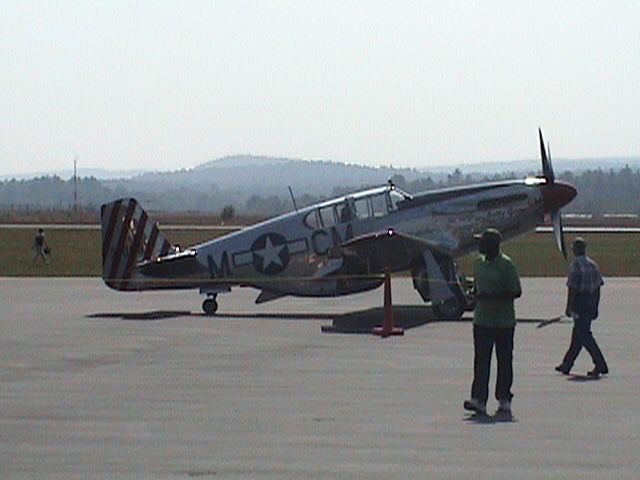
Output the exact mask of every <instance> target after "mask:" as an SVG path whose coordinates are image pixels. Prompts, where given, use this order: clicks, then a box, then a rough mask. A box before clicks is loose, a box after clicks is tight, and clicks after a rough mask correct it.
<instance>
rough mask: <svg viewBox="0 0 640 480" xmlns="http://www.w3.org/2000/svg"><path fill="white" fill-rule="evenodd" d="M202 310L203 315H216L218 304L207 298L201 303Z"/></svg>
mask: <svg viewBox="0 0 640 480" xmlns="http://www.w3.org/2000/svg"><path fill="white" fill-rule="evenodd" d="M202 310H203V311H204V314H205V315H208V316H213V315H215V314H216V311H217V310H218V302H216V300H215V299H214V298H207V299H206V300H205V301H204V302H202Z"/></svg>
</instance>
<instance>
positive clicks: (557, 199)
mask: <svg viewBox="0 0 640 480" xmlns="http://www.w3.org/2000/svg"><path fill="white" fill-rule="evenodd" d="M577 194H578V191H577V190H576V188H575V187H574V186H573V185H571V184H569V183H566V182H561V181H556V182H554V183H551V184H547V185H542V201H543V202H544V211H545V213H549V212H553V211H554V210H558V209H560V208H562V207H564V206H565V205H566V204H567V203H569V202H570V201H571V200H573V199H574V198H575V196H576V195H577Z"/></svg>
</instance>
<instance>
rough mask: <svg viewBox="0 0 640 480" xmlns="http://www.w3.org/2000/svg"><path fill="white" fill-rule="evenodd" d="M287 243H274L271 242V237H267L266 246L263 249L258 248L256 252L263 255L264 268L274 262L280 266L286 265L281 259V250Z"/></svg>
mask: <svg viewBox="0 0 640 480" xmlns="http://www.w3.org/2000/svg"><path fill="white" fill-rule="evenodd" d="M284 247H285V245H274V244H273V243H271V238H270V237H267V240H266V242H264V248H263V249H262V250H256V252H255V253H256V254H257V255H260V256H261V257H262V270H263V271H264V270H266V269H267V268H269V266H270V265H271V264H272V263H273V264H275V265H278V266H280V267H282V266H284V264H283V263H282V260H281V259H280V252H282V249H283V248H284Z"/></svg>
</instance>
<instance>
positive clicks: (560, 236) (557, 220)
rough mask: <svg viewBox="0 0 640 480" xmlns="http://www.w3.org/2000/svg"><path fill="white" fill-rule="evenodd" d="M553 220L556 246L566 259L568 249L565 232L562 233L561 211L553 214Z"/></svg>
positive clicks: (555, 211)
mask: <svg viewBox="0 0 640 480" xmlns="http://www.w3.org/2000/svg"><path fill="white" fill-rule="evenodd" d="M551 220H552V221H553V236H554V237H555V238H556V245H557V246H558V250H560V252H562V255H564V258H565V259H566V258H567V249H566V247H565V244H564V232H563V231H562V218H561V217H560V210H559V209H558V210H554V211H553V212H551Z"/></svg>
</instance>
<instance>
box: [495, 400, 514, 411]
mask: <svg viewBox="0 0 640 480" xmlns="http://www.w3.org/2000/svg"><path fill="white" fill-rule="evenodd" d="M496 413H511V401H510V400H500V401H499V402H498V410H497V411H496Z"/></svg>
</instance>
